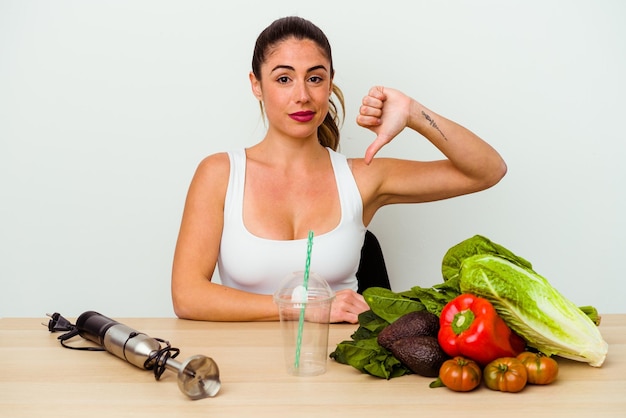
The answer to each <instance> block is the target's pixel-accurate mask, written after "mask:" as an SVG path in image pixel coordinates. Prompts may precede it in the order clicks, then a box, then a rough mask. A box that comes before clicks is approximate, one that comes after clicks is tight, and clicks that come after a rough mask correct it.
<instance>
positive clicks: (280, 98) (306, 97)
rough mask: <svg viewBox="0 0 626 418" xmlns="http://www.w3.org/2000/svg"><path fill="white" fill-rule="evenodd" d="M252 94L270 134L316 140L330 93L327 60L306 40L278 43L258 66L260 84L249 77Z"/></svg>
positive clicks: (328, 61)
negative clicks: (259, 67) (261, 109)
mask: <svg viewBox="0 0 626 418" xmlns="http://www.w3.org/2000/svg"><path fill="white" fill-rule="evenodd" d="M250 81H251V83H252V91H253V93H254V95H255V96H256V97H257V99H259V100H261V101H262V102H263V106H264V109H265V114H266V115H267V119H268V122H269V130H270V131H273V132H275V133H279V134H282V135H286V136H289V137H298V138H309V137H311V136H314V137H315V138H316V139H317V128H318V126H320V125H321V124H322V122H323V121H324V118H325V117H326V114H327V113H328V107H329V98H330V94H331V91H332V76H331V69H330V60H329V59H328V58H326V56H325V55H324V54H323V52H322V50H321V49H320V48H319V47H318V46H317V44H316V43H315V42H313V41H311V40H308V39H301V40H299V39H295V38H289V39H286V40H284V41H282V42H281V43H279V44H278V45H277V46H276V47H275V48H274V49H273V50H272V51H270V52H269V54H268V55H267V59H266V61H265V63H263V64H262V65H261V80H258V79H257V78H256V77H255V76H254V74H252V73H251V74H250Z"/></svg>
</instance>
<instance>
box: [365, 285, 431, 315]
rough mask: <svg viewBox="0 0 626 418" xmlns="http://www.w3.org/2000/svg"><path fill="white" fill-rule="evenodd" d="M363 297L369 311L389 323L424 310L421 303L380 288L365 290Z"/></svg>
mask: <svg viewBox="0 0 626 418" xmlns="http://www.w3.org/2000/svg"><path fill="white" fill-rule="evenodd" d="M363 297H364V298H365V301H366V302H367V304H368V305H369V307H370V309H371V310H372V311H373V312H374V313H375V314H376V315H378V316H379V317H381V318H382V319H384V320H385V321H387V322H389V323H392V322H394V321H395V320H396V319H398V318H399V317H401V316H402V315H405V314H407V313H409V312H414V311H423V310H424V309H426V307H425V306H424V304H423V303H421V302H419V301H417V300H414V299H411V298H410V297H406V296H404V295H402V294H401V293H395V292H393V291H391V290H389V289H384V288H382V287H370V288H368V289H365V291H363Z"/></svg>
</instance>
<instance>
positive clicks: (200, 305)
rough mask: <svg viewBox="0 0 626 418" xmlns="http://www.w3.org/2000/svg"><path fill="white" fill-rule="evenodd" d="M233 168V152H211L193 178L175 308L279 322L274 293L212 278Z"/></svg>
mask: <svg viewBox="0 0 626 418" xmlns="http://www.w3.org/2000/svg"><path fill="white" fill-rule="evenodd" d="M229 170H230V162H229V159H228V155H227V154H224V153H221V154H215V155H211V156H209V157H207V158H206V159H204V160H203V161H202V162H201V163H200V165H199V166H198V169H197V170H196V173H195V174H194V177H193V179H192V181H191V185H190V187H189V192H188V194H187V199H186V202H185V209H184V212H183V218H182V222H181V226H180V232H179V235H178V240H177V242H176V250H175V252H174V263H173V267H172V302H173V305H174V312H175V313H176V316H178V317H179V318H184V319H195V320H207V321H264V320H277V319H278V310H277V307H276V305H275V304H274V302H273V300H272V296H271V295H258V294H253V293H248V292H244V291H240V290H237V289H233V288H230V287H227V286H223V285H220V284H217V283H212V282H211V278H212V276H213V272H214V271H215V267H216V264H217V257H218V254H219V249H220V240H221V236H222V228H223V225H224V200H225V196H226V189H227V187H228V177H229Z"/></svg>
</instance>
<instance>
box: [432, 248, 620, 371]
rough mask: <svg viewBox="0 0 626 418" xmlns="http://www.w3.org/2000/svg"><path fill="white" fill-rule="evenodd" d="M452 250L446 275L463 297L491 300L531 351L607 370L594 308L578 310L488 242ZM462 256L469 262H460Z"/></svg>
mask: <svg viewBox="0 0 626 418" xmlns="http://www.w3.org/2000/svg"><path fill="white" fill-rule="evenodd" d="M453 248H454V251H453V255H452V256H451V258H450V259H447V260H446V258H445V257H444V262H443V264H444V265H446V266H447V270H446V272H447V274H448V275H449V276H450V277H456V276H457V275H458V277H459V278H460V288H461V291H462V292H463V293H472V294H474V295H476V296H481V297H484V298H485V299H488V300H489V301H490V302H491V303H492V304H493V305H494V307H495V308H496V310H497V312H498V314H499V315H500V316H501V317H502V318H503V319H504V321H505V322H506V323H507V324H508V325H509V327H511V329H513V330H514V331H515V332H516V333H517V334H519V335H520V336H521V337H523V338H524V339H525V340H526V342H527V343H528V345H530V346H531V347H535V348H536V349H537V350H539V351H542V352H543V353H545V354H547V355H558V356H561V357H565V358H569V359H572V360H576V361H582V362H586V363H589V364H590V365H591V366H595V367H599V366H601V365H602V363H603V362H604V360H605V358H606V354H607V351H608V344H607V343H606V342H605V341H604V339H603V338H602V335H601V334H600V331H599V329H598V327H597V326H596V323H597V322H596V321H599V317H598V315H597V311H596V310H595V309H594V308H592V307H585V310H584V311H583V310H582V309H581V308H578V307H577V306H576V305H575V304H574V303H573V302H571V301H570V300H568V299H567V298H565V297H564V296H563V295H562V294H561V293H560V292H558V291H557V290H556V289H555V288H554V287H553V286H551V285H550V283H549V282H548V281H547V280H546V279H545V278H544V277H542V276H541V275H539V274H538V273H536V272H535V271H534V270H533V269H532V266H531V265H530V263H529V262H528V261H526V260H524V259H523V258H521V257H518V256H516V255H515V254H513V253H511V252H510V251H508V250H506V249H505V250H504V251H503V247H501V246H498V245H494V244H493V243H491V241H489V240H488V239H487V238H484V237H480V236H475V237H473V238H471V239H469V240H467V241H464V242H462V243H460V244H458V245H456V246H455V247H453ZM484 249H487V250H486V251H485V253H480V252H481V251H483V250H484ZM493 249H495V250H496V251H492V250H493ZM463 253H464V254H465V255H466V256H465V258H462V257H460V256H459V254H463ZM459 260H460V264H459ZM454 268H456V269H457V270H456V271H454ZM594 318H595V319H596V321H594Z"/></svg>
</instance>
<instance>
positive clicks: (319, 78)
mask: <svg viewBox="0 0 626 418" xmlns="http://www.w3.org/2000/svg"><path fill="white" fill-rule="evenodd" d="M309 80H310V81H311V82H313V83H316V84H317V83H321V82H322V80H323V79H322V77H320V76H318V75H314V76H312V77H311V78H309Z"/></svg>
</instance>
